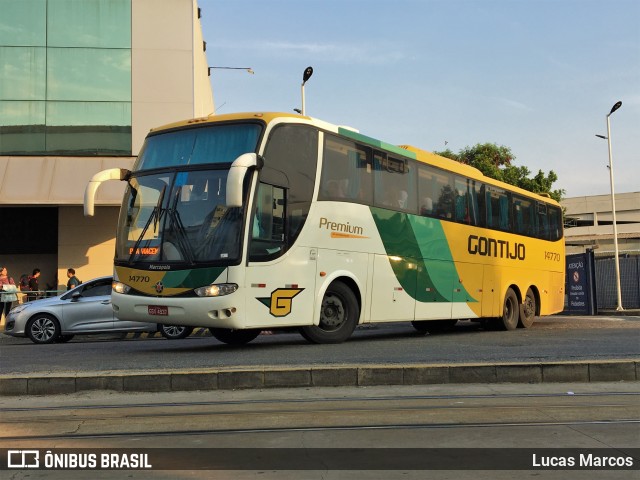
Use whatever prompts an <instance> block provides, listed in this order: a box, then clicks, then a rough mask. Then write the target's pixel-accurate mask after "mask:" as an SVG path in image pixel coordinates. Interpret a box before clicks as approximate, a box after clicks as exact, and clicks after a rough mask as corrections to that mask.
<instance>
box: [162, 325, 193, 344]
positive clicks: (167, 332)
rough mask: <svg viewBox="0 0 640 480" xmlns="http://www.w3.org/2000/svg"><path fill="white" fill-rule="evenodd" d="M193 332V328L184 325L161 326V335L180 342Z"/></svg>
mask: <svg viewBox="0 0 640 480" xmlns="http://www.w3.org/2000/svg"><path fill="white" fill-rule="evenodd" d="M191 332H193V327H186V326H184V325H160V333H161V334H162V336H163V337H164V338H168V339H169V340H180V339H181V338H186V337H188V336H189V335H191Z"/></svg>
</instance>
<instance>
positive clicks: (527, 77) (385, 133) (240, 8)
mask: <svg viewBox="0 0 640 480" xmlns="http://www.w3.org/2000/svg"><path fill="white" fill-rule="evenodd" d="M198 4H199V6H200V7H201V9H202V18H201V22H202V29H203V35H204V39H205V41H206V42H207V50H206V55H207V61H208V62H209V65H210V66H218V67H240V68H242V67H247V68H251V69H252V70H253V71H254V72H255V73H254V74H253V75H252V74H249V73H247V72H246V71H244V70H224V69H214V70H212V75H211V84H212V88H213V94H214V102H215V108H216V113H221V114H222V113H234V112H253V111H265V112H266V111H278V112H293V109H294V108H300V106H301V103H302V102H301V88H300V87H301V84H302V74H303V72H304V70H305V68H306V67H308V66H312V67H313V69H314V74H313V76H312V78H311V79H310V80H309V81H308V82H307V83H306V85H305V97H306V103H305V106H306V114H307V115H309V116H312V117H315V118H319V119H322V120H325V121H327V122H331V123H334V124H337V125H346V126H350V127H353V128H356V129H358V130H359V131H360V133H362V134H365V135H368V136H371V137H374V138H377V139H379V140H383V141H386V142H388V143H392V144H395V145H406V144H409V145H414V146H416V147H419V148H422V149H425V150H429V151H442V150H444V149H447V148H449V149H451V150H452V151H453V152H456V153H457V152H459V151H460V150H461V149H463V148H466V147H471V146H474V145H476V144H478V143H487V142H489V143H496V144H498V145H504V146H506V147H509V148H510V149H511V151H512V153H513V154H514V156H515V162H514V165H516V166H526V167H527V168H529V170H531V172H532V175H535V174H536V173H537V172H538V171H539V170H542V171H543V172H545V173H548V172H549V171H550V170H553V171H554V172H555V173H556V174H557V175H558V181H557V182H556V183H555V184H554V185H553V188H554V189H564V190H565V195H564V196H565V197H566V198H571V197H577V196H584V195H605V194H610V193H611V188H610V183H609V169H608V162H609V157H608V147H607V141H606V140H603V139H600V138H597V137H596V136H595V135H596V134H600V135H606V134H607V114H608V113H609V112H610V110H611V107H612V106H613V105H614V104H615V103H616V102H617V101H619V100H620V101H622V107H621V108H620V109H619V110H617V111H616V112H615V113H614V114H612V115H611V116H610V120H611V143H612V154H613V166H614V169H613V170H614V176H615V191H616V193H624V192H637V191H640V2H639V1H637V0H606V1H605V0H198Z"/></svg>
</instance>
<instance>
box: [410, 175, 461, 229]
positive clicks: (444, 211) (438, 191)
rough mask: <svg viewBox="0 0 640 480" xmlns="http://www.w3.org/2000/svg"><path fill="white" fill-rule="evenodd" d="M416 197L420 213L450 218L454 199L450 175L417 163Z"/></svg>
mask: <svg viewBox="0 0 640 480" xmlns="http://www.w3.org/2000/svg"><path fill="white" fill-rule="evenodd" d="M418 199H419V201H418V206H419V213H420V215H422V216H427V217H437V218H452V217H453V212H454V203H455V199H454V191H453V188H452V187H451V178H450V175H449V174H447V173H445V172H443V171H440V170H436V169H435V168H432V167H429V166H427V165H419V166H418Z"/></svg>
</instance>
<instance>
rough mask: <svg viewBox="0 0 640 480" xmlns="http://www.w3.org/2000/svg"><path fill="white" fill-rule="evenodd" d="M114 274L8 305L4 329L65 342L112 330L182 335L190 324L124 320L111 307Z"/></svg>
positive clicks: (45, 340) (13, 333)
mask: <svg viewBox="0 0 640 480" xmlns="http://www.w3.org/2000/svg"><path fill="white" fill-rule="evenodd" d="M112 281H113V277H100V278H96V279H93V280H89V281H88V282H85V283H82V284H81V285H79V286H77V287H76V288H74V289H72V290H69V291H68V292H65V293H64V294H62V295H59V296H57V297H50V298H43V299H40V300H34V301H32V302H27V303H23V304H21V305H18V306H16V307H14V308H12V309H11V311H10V312H9V315H8V316H7V319H6V326H5V331H4V333H5V334H7V335H11V336H14V337H29V338H30V339H31V341H33V342H34V343H54V342H68V341H69V340H71V339H72V338H73V337H74V335H85V334H91V333H114V332H157V331H159V332H160V333H162V335H163V336H164V337H166V338H169V339H178V338H185V337H187V336H189V335H190V334H191V332H192V331H193V328H191V327H184V326H173V325H162V324H153V323H143V322H125V321H122V320H119V319H118V318H116V317H115V315H114V313H113V308H112V307H111V282H112Z"/></svg>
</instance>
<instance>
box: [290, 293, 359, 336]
mask: <svg viewBox="0 0 640 480" xmlns="http://www.w3.org/2000/svg"><path fill="white" fill-rule="evenodd" d="M359 319H360V307H359V305H358V300H357V298H356V296H355V294H354V293H353V291H352V290H351V289H350V288H349V287H348V286H347V285H345V284H344V283H342V282H334V283H332V284H331V285H329V288H327V291H326V292H325V294H324V297H323V298H322V305H321V307H320V323H319V324H318V325H317V326H316V325H310V326H306V327H301V328H300V334H301V335H302V336H303V337H304V338H306V339H307V340H308V341H310V342H312V343H342V342H344V341H345V340H347V339H348V338H349V337H350V336H351V334H352V333H353V331H354V330H355V328H356V326H357V325H358V320H359Z"/></svg>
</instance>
